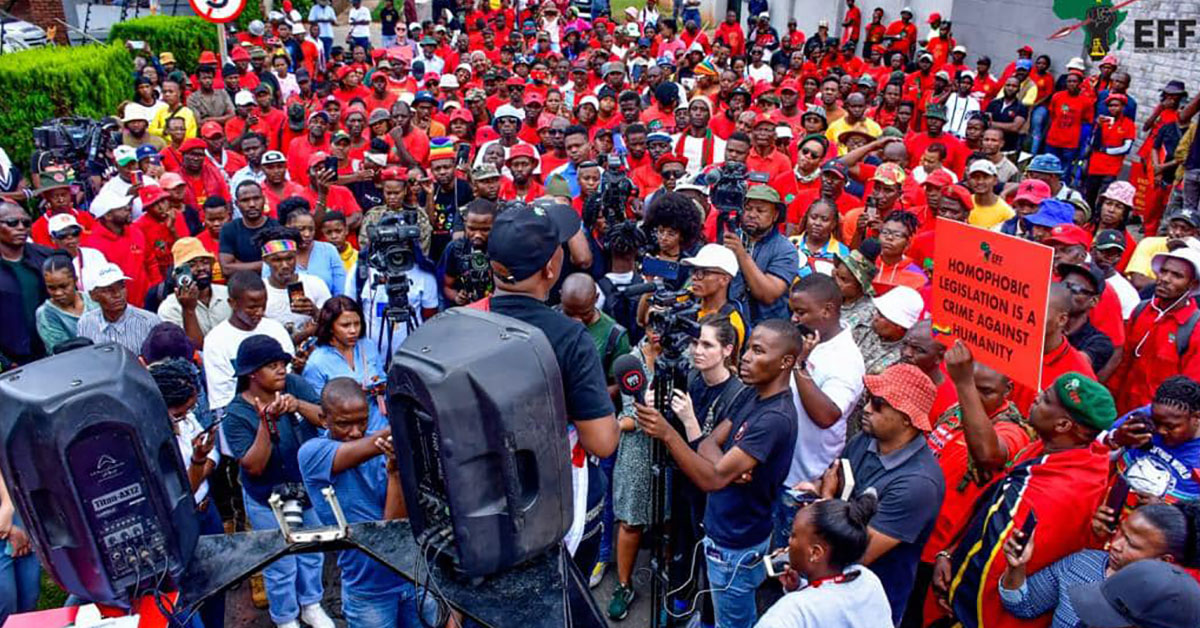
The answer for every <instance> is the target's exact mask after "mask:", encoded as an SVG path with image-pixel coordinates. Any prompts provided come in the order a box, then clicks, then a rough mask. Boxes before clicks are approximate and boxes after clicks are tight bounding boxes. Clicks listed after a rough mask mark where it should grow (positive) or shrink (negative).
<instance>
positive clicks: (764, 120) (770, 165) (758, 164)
mask: <svg viewBox="0 0 1200 628" xmlns="http://www.w3.org/2000/svg"><path fill="white" fill-rule="evenodd" d="M773 117H774V116H767V115H765V114H762V113H760V114H758V115H757V116H756V117H755V119H754V126H753V127H752V128H751V131H750V139H751V148H750V154H749V155H747V156H746V169H747V170H748V171H750V172H762V173H765V174H766V175H767V177H768V179H767V184H768V185H770V186H771V187H773V188H775V191H776V192H779V198H781V199H783V202H784V204H789V203H791V202H792V201H793V200H794V199H795V198H796V197H797V196H798V195H799V194H800V189H799V188H798V187H797V186H796V175H795V174H794V173H793V172H792V160H791V159H788V156H787V153H785V152H783V151H781V150H779V149H778V148H776V146H775V127H776V126H778V125H777V124H776V123H775V121H774V120H773V119H772V118H773ZM731 139H732V136H731ZM726 146H728V143H726ZM726 156H727V157H728V154H727V155H726ZM804 209H807V207H805V208H804Z"/></svg>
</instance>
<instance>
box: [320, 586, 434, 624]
mask: <svg viewBox="0 0 1200 628" xmlns="http://www.w3.org/2000/svg"><path fill="white" fill-rule="evenodd" d="M420 604H421V593H420V591H418V590H417V587H415V586H413V584H412V583H411V582H405V583H404V585H403V586H401V587H400V589H399V590H398V591H395V592H392V593H388V594H386V595H378V594H375V595H372V594H356V593H354V592H353V591H351V590H349V589H345V588H343V589H342V612H343V613H344V614H345V615H346V625H348V626H365V627H369V628H421V627H422V624H421V616H422V615H423V616H424V618H425V622H426V623H427V624H429V625H433V622H435V621H437V616H438V606H437V601H436V599H435V598H434V596H433V595H426V596H425V605H424V606H423V607H422V608H423V610H421V611H420V613H419V614H418V605H420Z"/></svg>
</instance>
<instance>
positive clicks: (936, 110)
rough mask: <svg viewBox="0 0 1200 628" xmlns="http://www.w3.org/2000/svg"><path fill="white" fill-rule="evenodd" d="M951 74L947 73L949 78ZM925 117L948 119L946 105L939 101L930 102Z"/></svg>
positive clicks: (943, 120)
mask: <svg viewBox="0 0 1200 628" xmlns="http://www.w3.org/2000/svg"><path fill="white" fill-rule="evenodd" d="M948 79H949V75H947V80H948ZM925 118H926V119H934V120H941V121H942V122H945V121H946V106H945V105H941V104H938V103H930V104H929V105H928V106H927V107H925Z"/></svg>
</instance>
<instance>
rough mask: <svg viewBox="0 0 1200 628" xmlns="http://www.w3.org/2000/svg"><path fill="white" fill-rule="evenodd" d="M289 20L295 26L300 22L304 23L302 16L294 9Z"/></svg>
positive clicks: (289, 15)
mask: <svg viewBox="0 0 1200 628" xmlns="http://www.w3.org/2000/svg"><path fill="white" fill-rule="evenodd" d="M288 19H289V20H291V21H292V23H294V24H299V23H300V22H303V21H304V18H303V17H301V15H300V12H299V11H297V10H295V9H292V12H291V13H288Z"/></svg>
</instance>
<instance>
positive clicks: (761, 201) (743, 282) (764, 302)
mask: <svg viewBox="0 0 1200 628" xmlns="http://www.w3.org/2000/svg"><path fill="white" fill-rule="evenodd" d="M783 211H784V210H783V202H782V201H781V200H780V198H779V193H778V192H776V191H775V189H774V188H772V187H770V186H768V185H754V186H751V188H750V190H749V191H748V192H746V206H745V209H744V210H743V212H742V231H743V233H744V234H745V237H746V238H747V242H743V241H742V235H740V234H738V233H736V232H734V231H733V230H728V231H726V232H725V239H724V241H723V242H722V244H724V245H725V247H726V248H728V249H729V250H731V251H733V253H734V255H735V256H737V261H738V269H739V270H740V271H741V272H740V273H738V275H737V277H734V279H733V281H732V282H731V283H730V286H729V294H730V298H731V299H732V300H734V301H735V302H737V303H739V305H740V306H741V311H743V312H746V313H748V314H749V316H748V319H749V322H750V325H751V326H754V325H757V324H758V323H759V322H760V321H763V320H766V319H769V318H784V317H786V316H787V315H788V304H787V288H788V286H790V285H791V283H792V281H793V280H795V279H796V276H797V275H798V274H799V267H800V260H799V258H798V257H797V254H796V247H794V246H792V245H791V243H790V242H788V240H787V238H785V237H783V235H782V234H780V233H779V229H778V225H779V222H780V220H782V214H783Z"/></svg>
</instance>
